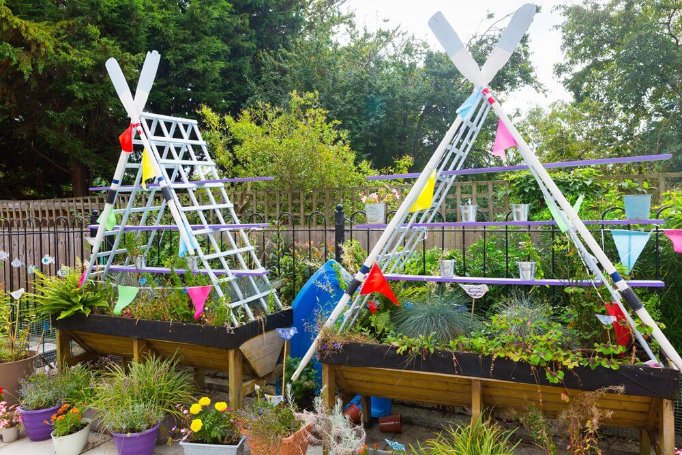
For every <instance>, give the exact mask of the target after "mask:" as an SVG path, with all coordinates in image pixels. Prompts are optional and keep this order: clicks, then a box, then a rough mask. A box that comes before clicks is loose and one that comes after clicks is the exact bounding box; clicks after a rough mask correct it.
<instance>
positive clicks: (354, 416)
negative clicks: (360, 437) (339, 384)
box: [343, 403, 361, 425]
mask: <svg viewBox="0 0 682 455" xmlns="http://www.w3.org/2000/svg"><path fill="white" fill-rule="evenodd" d="M343 415H344V416H345V417H346V418H347V419H349V420H350V421H351V422H353V423H354V424H355V425H357V424H359V423H360V418H361V411H360V407H359V406H358V405H357V404H355V403H351V404H350V405H349V406H348V407H347V408H346V409H345V410H344V411H343Z"/></svg>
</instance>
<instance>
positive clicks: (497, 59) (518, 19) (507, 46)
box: [481, 3, 537, 85]
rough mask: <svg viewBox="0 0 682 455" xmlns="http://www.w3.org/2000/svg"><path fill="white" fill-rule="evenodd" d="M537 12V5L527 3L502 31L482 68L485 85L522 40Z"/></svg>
mask: <svg viewBox="0 0 682 455" xmlns="http://www.w3.org/2000/svg"><path fill="white" fill-rule="evenodd" d="M536 12H537V7H536V6H535V5H533V4H531V3H526V4H525V5H523V6H522V7H521V8H519V9H518V10H517V11H516V12H515V13H514V16H512V18H511V21H509V25H508V26H507V29H506V30H505V31H504V33H502V36H501V37H500V40H499V41H498V42H497V45H496V46H495V48H494V49H493V50H492V52H491V53H490V55H489V56H488V60H486V62H485V64H484V65H483V68H482V69H481V74H482V77H483V83H484V85H487V84H488V83H489V82H490V81H491V80H492V79H493V78H494V77H495V75H496V74H497V72H498V71H499V70H500V69H501V68H502V67H503V66H504V65H505V64H506V63H507V61H508V60H509V58H510V57H511V55H512V54H513V53H514V50H515V49H516V47H517V46H518V45H519V43H520V42H521V38H523V35H525V34H526V31H528V27H530V24H531V22H533V17H535V13H536Z"/></svg>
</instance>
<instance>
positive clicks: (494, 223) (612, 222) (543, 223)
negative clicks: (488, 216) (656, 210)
mask: <svg viewBox="0 0 682 455" xmlns="http://www.w3.org/2000/svg"><path fill="white" fill-rule="evenodd" d="M583 223H585V224H586V225H605V226H613V225H616V226H627V225H633V224H659V225H661V224H664V223H665V220H661V219H653V220H583ZM553 225H556V221H553V220H543V221H457V222H449V221H446V222H436V223H414V224H411V225H410V227H411V228H444V227H451V228H455V227H490V226H553ZM386 226H388V225H386V224H356V225H354V226H353V229H383V228H385V227H386ZM400 227H407V225H406V224H403V225H402V226H398V228H400Z"/></svg>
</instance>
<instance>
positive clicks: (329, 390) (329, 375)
mask: <svg viewBox="0 0 682 455" xmlns="http://www.w3.org/2000/svg"><path fill="white" fill-rule="evenodd" d="M335 401H336V377H335V373H334V366H333V365H329V364H326V363H323V364H322V402H323V403H324V405H325V407H326V408H327V409H332V408H333V407H334V404H335Z"/></svg>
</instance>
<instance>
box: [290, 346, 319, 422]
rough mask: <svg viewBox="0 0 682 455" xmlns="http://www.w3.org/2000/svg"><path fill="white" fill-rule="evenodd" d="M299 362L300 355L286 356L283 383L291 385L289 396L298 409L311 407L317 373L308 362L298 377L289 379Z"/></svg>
mask: <svg viewBox="0 0 682 455" xmlns="http://www.w3.org/2000/svg"><path fill="white" fill-rule="evenodd" d="M300 364H301V359H300V357H290V356H287V371H286V377H285V383H286V384H287V387H291V390H290V393H291V398H292V400H293V401H294V403H296V406H297V407H298V408H299V409H311V408H312V406H313V400H314V398H315V390H316V389H317V373H316V371H315V368H313V365H312V364H310V363H309V364H308V365H307V366H306V367H305V368H304V369H303V371H302V372H301V374H300V376H299V377H298V379H296V380H295V381H292V380H291V376H292V375H293V374H294V371H296V369H298V366H299V365H300Z"/></svg>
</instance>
